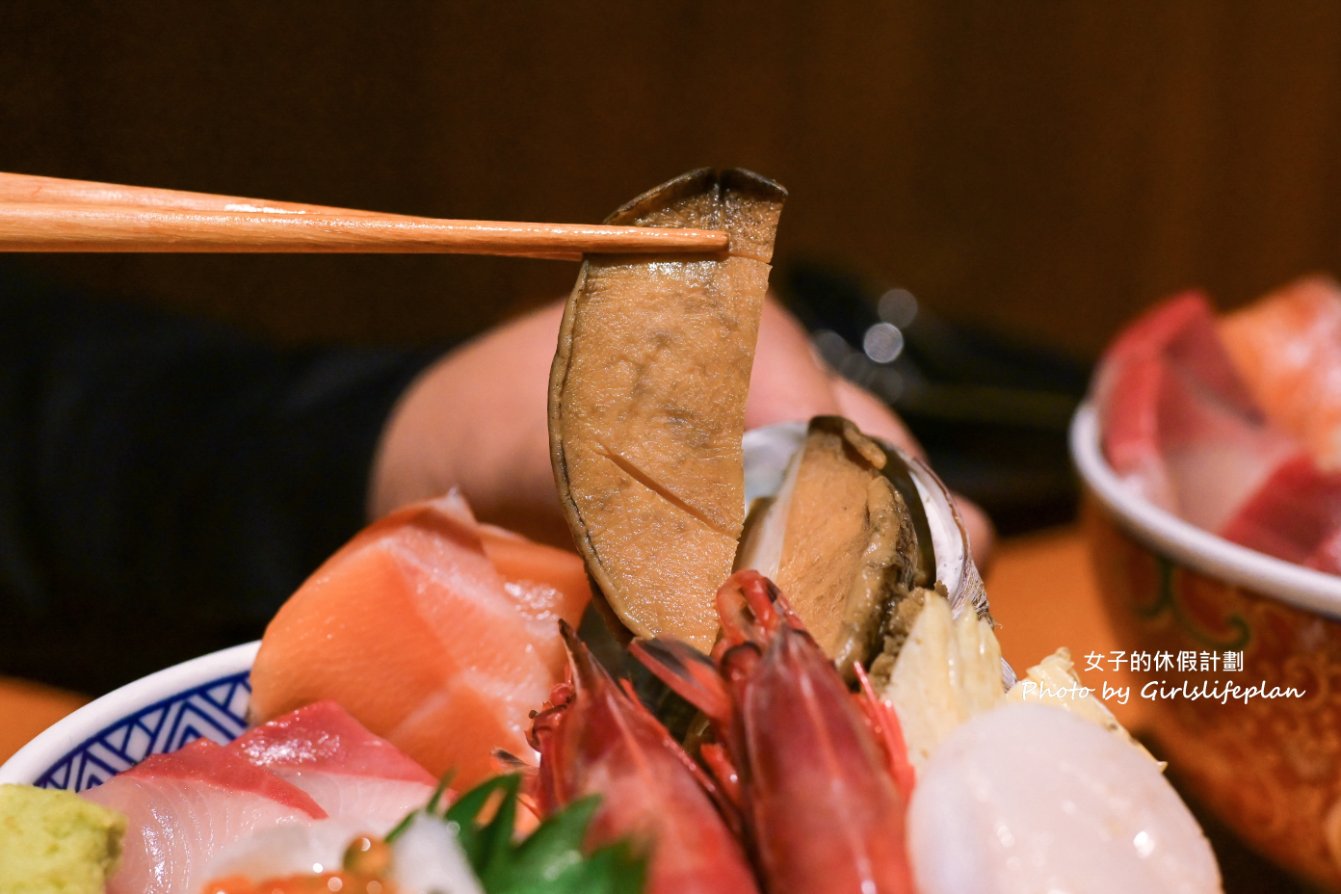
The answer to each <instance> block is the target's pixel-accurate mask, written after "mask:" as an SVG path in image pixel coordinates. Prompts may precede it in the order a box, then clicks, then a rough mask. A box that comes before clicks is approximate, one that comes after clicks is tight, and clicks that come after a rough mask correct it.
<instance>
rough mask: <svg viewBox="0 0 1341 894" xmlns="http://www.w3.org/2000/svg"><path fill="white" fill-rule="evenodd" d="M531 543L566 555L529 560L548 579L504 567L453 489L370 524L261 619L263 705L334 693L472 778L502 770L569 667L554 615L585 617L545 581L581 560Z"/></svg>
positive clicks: (259, 705)
mask: <svg viewBox="0 0 1341 894" xmlns="http://www.w3.org/2000/svg"><path fill="white" fill-rule="evenodd" d="M511 546H512V547H513V548H514V549H521V547H520V546H518V545H516V544H512V545H511ZM532 546H535V547H536V550H537V551H540V552H544V553H545V555H547V556H549V555H550V554H558V555H559V556H562V557H563V562H561V563H558V564H559V565H561V566H562V567H561V568H559V570H558V571H557V572H555V576H554V577H546V576H545V574H546V573H547V572H546V569H553V568H554V567H557V566H556V565H555V562H548V563H547V562H544V561H539V560H537V561H535V562H531V563H529V564H530V566H531V567H530V570H529V571H528V572H527V573H528V574H529V575H530V576H531V578H532V579H533V580H534V578H537V577H538V578H539V580H540V585H535V584H534V583H532V584H528V583H527V582H525V581H516V580H512V581H509V580H507V579H506V578H505V577H504V576H503V575H502V574H500V572H499V570H498V569H497V568H496V567H495V565H494V564H493V562H492V561H490V558H489V555H488V553H487V552H486V547H485V545H484V542H483V541H482V539H481V531H480V526H479V525H478V524H477V523H476V521H475V519H474V518H473V516H472V515H471V513H470V509H469V507H468V506H467V505H466V503H465V501H464V500H463V499H462V498H461V497H460V496H459V495H456V494H451V495H449V496H447V497H444V498H442V499H439V500H434V501H431V502H427V503H421V504H418V505H416V506H410V507H406V508H404V509H401V510H398V511H396V512H394V513H392V514H391V515H389V516H387V517H386V518H384V519H382V520H381V521H379V522H376V523H374V524H373V525H371V526H370V527H368V528H367V529H366V530H364V531H363V532H362V533H360V534H359V535H358V536H356V537H355V538H354V539H353V540H352V541H351V542H350V543H349V544H347V545H346V546H345V547H343V548H342V549H341V550H340V551H339V552H337V553H336V554H335V555H334V556H332V557H331V558H330V559H329V560H328V561H327V562H326V563H325V564H324V565H322V566H321V568H319V569H318V570H317V571H316V573H315V574H313V575H312V577H311V578H309V579H308V580H307V582H306V583H304V584H303V586H302V587H300V588H299V590H298V592H297V593H295V594H294V595H293V597H292V598H290V599H289V601H288V602H286V603H285V604H284V606H283V607H282V608H281V609H280V610H279V613H278V614H277V615H276V616H275V618H274V620H273V621H271V623H270V626H269V627H268V628H267V629H266V633H265V637H264V638H263V639H262V642H261V649H260V652H259V654H258V655H257V657H256V662H255V664H254V665H253V667H252V674H251V680H252V710H253V712H254V714H255V716H256V718H257V719H259V720H264V719H268V718H271V717H276V716H278V715H280V714H283V713H286V712H288V711H292V710H294V709H296V708H299V707H302V706H303V705H307V704H310V703H312V702H314V701H319V700H322V699H334V700H335V701H337V702H339V703H340V704H341V705H342V706H344V707H345V708H346V709H347V710H348V711H349V712H350V713H351V714H353V715H354V716H355V717H356V718H358V720H359V722H360V723H362V724H364V725H365V726H367V727H368V729H370V730H371V731H372V732H373V733H375V734H377V735H379V736H383V737H385V738H386V739H388V740H390V741H391V742H392V744H394V745H396V746H397V747H398V748H400V749H401V750H403V751H404V752H405V753H406V754H408V755H409V756H410V757H412V758H413V759H415V760H416V761H418V762H419V763H420V764H422V765H423V766H424V768H425V769H427V770H428V772H430V773H432V774H434V775H435V776H439V775H442V774H444V773H446V772H447V771H449V770H451V771H454V772H455V774H456V775H455V776H454V781H455V783H456V784H458V785H460V786H464V787H469V786H471V785H473V784H475V783H477V782H480V781H482V780H483V779H485V778H486V777H488V776H489V775H491V774H492V773H494V772H496V770H497V767H496V763H495V760H494V756H493V755H494V751H495V749H499V748H501V749H504V750H506V751H510V752H513V753H516V754H528V753H529V751H530V748H529V745H528V744H527V742H526V736H525V733H526V729H527V728H528V727H529V725H530V717H529V715H530V711H531V709H532V708H534V707H535V706H537V705H539V704H541V703H542V702H544V700H545V698H546V697H547V696H548V694H549V690H550V688H551V687H552V686H553V685H554V684H555V683H557V682H558V681H559V680H560V679H561V678H562V674H563V654H562V651H561V647H560V646H559V644H558V624H557V619H558V618H563V619H565V620H567V621H569V623H576V622H577V620H578V619H579V618H580V616H581V613H582V610H583V608H584V607H585V605H586V593H585V591H583V592H582V593H581V594H575V593H573V592H572V590H573V588H572V587H571V586H568V585H567V584H559V585H552V584H550V583H549V581H551V580H555V579H562V580H565V581H566V580H567V579H568V577H570V576H571V575H569V574H568V570H569V566H570V565H571V562H573V561H576V559H575V558H574V557H569V556H568V554H565V553H562V552H561V551H558V550H553V549H552V548H549V547H539V546H536V545H534V544H533V545H532ZM551 558H552V556H551ZM556 561H557V560H556ZM560 586H564V587H566V589H560Z"/></svg>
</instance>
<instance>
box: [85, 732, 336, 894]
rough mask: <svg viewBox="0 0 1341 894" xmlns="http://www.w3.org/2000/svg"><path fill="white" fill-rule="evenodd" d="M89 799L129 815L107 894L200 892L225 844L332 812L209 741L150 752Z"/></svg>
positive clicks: (93, 791) (86, 795)
mask: <svg viewBox="0 0 1341 894" xmlns="http://www.w3.org/2000/svg"><path fill="white" fill-rule="evenodd" d="M84 797H85V798H88V799H89V800H90V801H93V802H95V803H97V804H101V805H103V806H104V807H110V808H111V809H113V810H116V811H119V812H120V813H123V814H125V816H126V820H127V823H126V830H127V831H126V838H125V850H124V853H123V855H122V861H121V866H120V868H119V869H118V870H117V871H116V873H115V874H114V875H113V876H112V879H111V881H110V882H109V883H108V886H107V891H108V894H179V892H193V891H198V890H200V888H201V886H202V885H204V884H205V883H206V882H207V881H209V879H208V878H206V877H204V876H205V871H206V865H207V864H208V863H209V862H210V860H211V858H212V857H213V856H214V855H215V854H216V853H217V852H218V851H219V850H220V849H221V848H222V847H224V846H226V845H228V844H230V843H231V842H233V841H236V840H238V839H240V838H243V837H245V836H248V835H250V834H252V833H253V832H256V831H257V830H259V829H265V828H270V827H273V826H276V825H280V824H284V823H310V822H312V821H313V820H317V819H321V818H322V817H324V816H325V815H326V814H325V812H324V811H323V810H322V809H321V808H320V807H319V806H317V803H316V802H315V801H313V800H312V799H311V798H310V797H308V795H307V794H305V793H304V792H303V791H302V790H300V789H298V788H296V787H294V786H292V785H290V784H288V783H287V782H284V781H283V780H281V779H279V778H277V777H276V776H274V775H272V774H270V773H268V772H266V771H265V770H262V769H260V768H258V767H255V766H253V765H252V764H250V763H248V762H247V761H245V760H243V759H242V758H241V757H240V756H238V755H237V754H234V753H232V752H231V751H228V750H227V749H225V748H221V747H219V746H218V745H215V744H214V743H213V742H209V741H206V740H204V739H201V740H199V741H196V742H193V743H192V744H190V745H188V746H186V747H185V748H183V749H181V750H180V751H178V752H175V753H173V754H167V755H159V756H156V757H151V758H148V759H147V760H145V761H144V762H143V763H141V764H139V765H138V766H136V767H134V768H132V769H130V770H127V771H126V772H124V773H122V774H120V775H118V776H115V777H113V778H112V779H110V780H108V781H107V782H105V783H103V784H102V785H100V786H98V787H97V788H94V789H91V790H90V791H88V792H85V793H84Z"/></svg>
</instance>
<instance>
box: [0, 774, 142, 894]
mask: <svg viewBox="0 0 1341 894" xmlns="http://www.w3.org/2000/svg"><path fill="white" fill-rule="evenodd" d="M125 831H126V819H125V817H123V816H121V815H120V814H118V813H115V812H114V811H111V810H108V809H107V808H105V807H100V806H98V805H97V804H92V803H89V802H88V801H85V800H83V799H82V798H80V797H79V796H78V795H74V794H71V793H70V792H59V791H51V790H49V789H40V788H33V787H32V786H27V785H0V894H103V891H104V889H105V887H106V883H107V879H108V877H109V876H110V875H111V874H112V871H113V870H115V869H116V864H117V860H118V859H119V858H120V856H121V838H122V836H123V835H124V834H125Z"/></svg>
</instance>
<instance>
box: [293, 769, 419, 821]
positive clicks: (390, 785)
mask: <svg viewBox="0 0 1341 894" xmlns="http://www.w3.org/2000/svg"><path fill="white" fill-rule="evenodd" d="M271 772H273V773H274V774H275V775H276V776H278V777H279V778H280V779H283V780H284V781H285V782H288V783H290V784H291V785H294V786H296V787H298V788H300V789H302V790H303V791H304V792H306V793H307V794H308V795H310V796H311V797H312V800H313V801H316V802H317V803H318V804H320V805H321V807H322V809H323V810H325V811H326V812H327V813H328V814H330V815H331V816H332V817H337V818H340V819H347V820H350V821H352V822H353V823H354V824H355V825H357V826H359V830H358V831H360V832H363V833H367V834H370V835H377V836H382V835H385V834H386V833H387V832H390V831H391V829H392V828H393V827H394V826H395V825H396V823H398V822H400V821H401V820H403V819H405V817H406V816H408V815H409V814H410V813H412V812H413V811H415V810H418V809H419V808H420V807H423V806H424V805H425V804H426V803H428V799H429V798H431V797H432V796H433V788H434V787H433V786H432V785H428V784H425V783H422V782H410V781H406V780H395V779H373V778H370V777H367V776H353V775H349V774H345V773H321V772H317V771H302V772H286V771H284V770H272V771H271Z"/></svg>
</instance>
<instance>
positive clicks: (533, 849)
mask: <svg viewBox="0 0 1341 894" xmlns="http://www.w3.org/2000/svg"><path fill="white" fill-rule="evenodd" d="M521 783H522V780H521V776H519V775H517V774H511V775H507V776H495V777H494V778H492V779H489V780H486V781H485V782H483V783H481V784H480V785H477V786H476V787H475V788H473V789H471V790H470V791H468V792H466V793H465V794H463V795H462V796H461V797H460V798H458V799H457V801H456V803H454V804H452V805H451V806H450V807H448V808H447V809H446V810H444V811H442V812H438V804H439V801H440V797H439V796H438V795H435V796H434V798H433V800H431V801H430V802H429V806H428V807H426V808H425V809H424V810H422V811H416V813H413V814H410V816H408V817H406V818H405V820H404V821H402V822H401V823H400V824H399V825H397V826H396V828H395V829H394V830H393V831H392V832H391V834H390V835H388V836H387V840H388V841H390V840H394V838H395V837H396V836H398V835H400V834H401V833H402V832H403V831H404V829H405V828H406V827H407V826H408V825H409V823H410V821H411V820H412V819H413V817H414V816H416V815H418V814H419V813H424V814H426V815H428V816H432V817H434V818H435V819H438V820H440V821H442V822H446V823H451V824H453V825H454V826H455V830H456V836H457V841H458V842H459V843H460V845H461V849H462V851H464V853H465V855H466V859H467V860H468V861H469V862H470V866H471V869H473V870H474V871H475V875H476V876H478V877H479V880H480V883H481V885H482V886H483V888H484V890H485V892H486V894H638V892H641V891H642V890H643V886H644V884H645V882H646V880H647V858H646V856H645V855H644V854H643V853H641V852H640V851H639V849H638V848H636V847H634V845H633V844H632V843H631V842H627V841H620V842H616V843H614V844H610V845H606V846H604V847H601V848H598V849H596V850H595V851H593V852H592V853H590V854H588V853H584V851H583V849H582V842H583V841H584V840H585V838H586V835H587V827H588V826H589V825H591V820H592V817H594V816H595V815H596V809H597V807H598V806H599V805H600V798H599V797H590V798H583V799H582V800H580V801H574V802H573V803H572V804H569V805H568V806H567V807H565V808H563V809H562V810H560V811H558V812H557V813H555V814H553V815H552V816H550V817H548V818H546V819H545V821H544V822H542V823H541V824H540V825H539V826H538V827H537V828H536V829H535V831H533V832H532V833H531V834H530V835H528V836H527V837H526V838H523V839H521V840H519V841H518V840H515V839H514V836H513V829H514V828H515V825H516V818H517V805H518V800H519V798H520V794H521ZM444 785H445V783H444ZM490 807H493V813H492V815H491V816H490V818H489V819H488V820H487V821H486V820H481V816H482V815H483V814H485V813H486V812H487V811H488V809H489V808H490Z"/></svg>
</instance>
